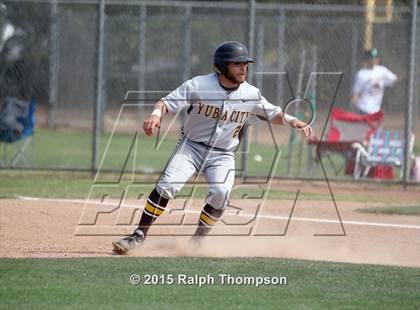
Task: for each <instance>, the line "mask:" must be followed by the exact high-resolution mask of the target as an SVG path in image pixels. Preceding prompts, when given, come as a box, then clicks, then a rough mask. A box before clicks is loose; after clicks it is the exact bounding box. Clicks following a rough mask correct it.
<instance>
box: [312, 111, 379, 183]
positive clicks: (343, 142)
mask: <svg viewBox="0 0 420 310" xmlns="http://www.w3.org/2000/svg"><path fill="white" fill-rule="evenodd" d="M383 118H384V114H383V111H382V110H381V111H379V112H377V113H375V114H370V115H358V114H355V113H352V112H348V111H345V110H342V109H338V108H333V109H332V112H331V118H330V120H329V130H328V133H327V135H326V139H322V140H320V139H318V138H313V139H310V140H309V141H308V147H309V148H308V168H309V170H310V171H311V170H312V171H313V170H314V168H315V166H316V164H317V163H319V161H320V160H321V158H322V157H325V158H326V159H327V160H328V161H329V163H330V165H331V167H332V168H333V170H334V173H335V175H338V174H339V173H340V172H341V171H343V170H344V172H345V174H350V175H351V174H352V173H353V169H354V159H355V156H356V150H355V149H354V148H353V144H354V143H355V142H359V143H365V142H366V141H368V140H369V137H370V136H371V135H372V134H373V133H374V132H375V131H376V130H377V129H378V128H379V127H380V126H381V124H382V121H383ZM314 149H315V152H314ZM332 154H339V155H341V156H342V157H343V158H344V164H343V165H341V166H338V167H337V165H336V164H335V163H334V161H333V160H332V158H331V155H332Z"/></svg>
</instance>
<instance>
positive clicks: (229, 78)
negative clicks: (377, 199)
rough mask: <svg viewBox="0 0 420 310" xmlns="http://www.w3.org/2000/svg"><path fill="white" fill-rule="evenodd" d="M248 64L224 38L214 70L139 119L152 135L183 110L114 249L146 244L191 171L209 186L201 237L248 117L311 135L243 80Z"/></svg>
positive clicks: (223, 191)
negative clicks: (151, 183)
mask: <svg viewBox="0 0 420 310" xmlns="http://www.w3.org/2000/svg"><path fill="white" fill-rule="evenodd" d="M250 62H254V61H253V60H252V58H251V57H249V55H248V50H247V48H246V47H245V45H243V44H242V43H240V42H236V41H228V42H224V43H222V44H220V45H219V46H218V47H217V48H216V50H215V52H214V69H215V71H216V72H214V73H211V74H208V75H204V76H197V77H194V78H192V79H191V80H188V81H186V82H185V83H184V84H182V85H181V86H179V87H178V88H177V89H175V90H174V91H173V92H171V93H170V94H169V95H167V96H166V97H163V98H162V99H161V100H159V101H158V102H156V104H155V106H154V111H153V112H152V113H151V115H150V116H149V117H148V118H147V119H146V120H145V121H144V123H143V131H144V133H145V134H146V135H147V136H151V135H153V133H154V129H155V128H156V127H159V126H160V122H161V119H162V117H163V116H164V115H165V114H166V113H168V112H169V113H173V114H176V113H179V112H180V111H181V110H183V109H185V110H186V115H187V117H185V119H184V121H183V126H182V138H181V140H180V142H179V143H178V145H177V147H176V149H175V151H174V153H173V154H172V156H171V158H170V159H169V161H168V163H167V165H166V167H165V170H164V172H163V173H162V175H161V177H160V179H159V181H158V183H157V185H156V187H155V188H154V189H153V191H152V192H151V194H150V196H149V197H148V199H147V202H146V206H145V208H144V211H143V214H142V216H141V219H140V223H139V225H138V227H137V228H136V229H135V231H134V232H133V233H132V234H131V235H129V236H126V237H124V238H122V239H120V240H118V241H116V242H113V249H114V252H115V253H117V254H126V253H127V251H129V250H132V249H134V248H135V247H137V246H138V245H140V244H141V243H142V242H144V240H145V238H146V236H147V233H148V231H149V228H150V226H151V225H152V224H153V222H154V221H155V220H156V219H157V218H158V217H159V216H160V215H161V214H162V213H163V212H164V211H165V208H166V206H167V204H168V202H169V200H170V199H173V198H175V197H176V194H177V193H178V192H179V191H180V190H181V189H182V187H183V185H184V184H185V182H186V181H187V180H188V179H189V178H190V177H192V176H193V175H194V174H196V175H200V174H202V175H204V177H205V178H206V181H207V182H208V183H209V187H210V190H209V193H208V197H207V201H206V204H205V206H204V208H203V209H202V211H201V214H200V220H199V223H198V227H197V230H196V231H195V234H194V236H193V240H198V241H199V240H201V239H202V238H203V237H204V236H206V235H207V234H208V233H209V231H210V230H211V228H212V227H213V226H214V225H215V224H216V223H217V221H218V220H219V219H220V218H221V217H222V214H223V211H224V209H225V207H226V204H227V201H228V198H229V193H230V191H231V189H232V186H233V183H234V177H235V158H234V150H235V148H236V147H237V146H238V144H239V132H240V131H241V129H242V127H243V126H244V124H245V122H246V120H247V119H248V118H249V117H250V116H251V115H256V116H257V117H259V118H261V119H264V120H267V121H270V122H271V123H273V124H279V125H282V124H283V122H284V121H285V122H287V123H289V124H290V125H291V126H292V127H295V128H298V129H299V130H301V131H302V132H303V134H304V135H305V136H306V137H308V136H310V135H311V134H312V129H311V127H310V126H309V125H308V124H306V123H305V122H302V121H300V120H298V119H296V118H295V117H293V116H290V115H287V114H285V113H283V112H282V110H281V108H280V107H278V106H274V105H272V104H271V103H269V102H268V101H267V100H266V99H265V98H264V97H262V96H261V94H260V91H259V89H258V88H256V87H254V86H252V85H250V84H248V83H247V82H246V81H245V79H246V75H247V71H248V64H249V63H250Z"/></svg>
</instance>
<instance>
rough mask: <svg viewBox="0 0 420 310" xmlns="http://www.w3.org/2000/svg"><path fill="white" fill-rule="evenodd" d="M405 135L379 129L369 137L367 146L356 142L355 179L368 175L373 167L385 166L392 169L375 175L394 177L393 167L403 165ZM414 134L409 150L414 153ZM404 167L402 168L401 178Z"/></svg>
mask: <svg viewBox="0 0 420 310" xmlns="http://www.w3.org/2000/svg"><path fill="white" fill-rule="evenodd" d="M404 143H405V141H404V136H403V134H402V133H401V132H399V131H391V130H378V131H376V132H375V134H374V135H372V136H371V138H370V139H369V143H368V144H367V147H365V146H364V145H363V144H361V143H354V145H353V147H354V148H355V149H356V150H357V154H356V159H355V168H354V172H353V176H354V178H355V179H359V178H360V177H366V176H368V174H369V172H370V171H371V169H372V168H373V167H378V166H384V167H389V168H390V169H387V170H384V171H381V172H380V173H381V174H382V175H375V176H374V177H380V178H382V179H393V178H394V175H393V170H392V167H393V166H396V167H400V168H401V167H402V166H403V162H404ZM413 145H414V134H411V137H410V141H409V147H408V148H409V152H410V154H412V151H413ZM402 173H403V169H400V178H401V177H402Z"/></svg>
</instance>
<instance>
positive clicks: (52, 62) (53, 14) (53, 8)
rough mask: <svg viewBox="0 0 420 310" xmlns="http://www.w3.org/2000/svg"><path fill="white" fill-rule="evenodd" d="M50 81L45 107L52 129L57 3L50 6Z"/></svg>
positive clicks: (57, 60)
mask: <svg viewBox="0 0 420 310" xmlns="http://www.w3.org/2000/svg"><path fill="white" fill-rule="evenodd" d="M50 20H51V25H50V68H49V69H50V79H49V96H48V105H47V124H48V127H53V126H54V124H55V111H54V110H55V106H56V105H57V99H58V72H59V62H60V60H59V59H60V54H59V52H60V51H59V29H58V22H59V12H58V3H57V1H53V2H51V4H50Z"/></svg>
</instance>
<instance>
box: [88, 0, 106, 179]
mask: <svg viewBox="0 0 420 310" xmlns="http://www.w3.org/2000/svg"><path fill="white" fill-rule="evenodd" d="M104 43H105V0H98V25H97V48H98V49H97V58H96V59H97V68H96V90H95V91H96V102H95V104H94V108H93V143H92V169H91V170H92V172H96V170H97V167H98V150H99V136H100V122H101V115H100V113H101V105H102V100H103V94H104V92H103V83H104V45H105V44H104Z"/></svg>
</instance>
